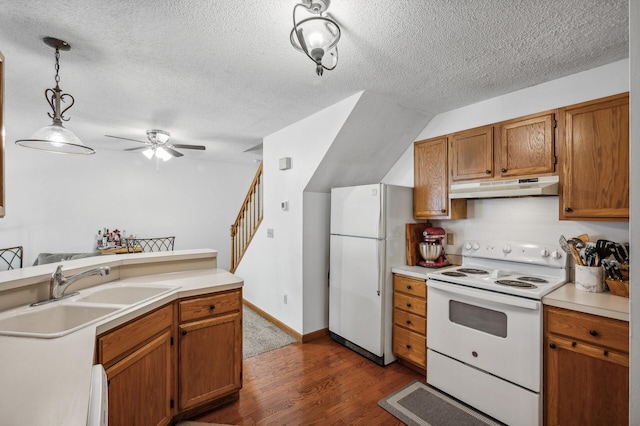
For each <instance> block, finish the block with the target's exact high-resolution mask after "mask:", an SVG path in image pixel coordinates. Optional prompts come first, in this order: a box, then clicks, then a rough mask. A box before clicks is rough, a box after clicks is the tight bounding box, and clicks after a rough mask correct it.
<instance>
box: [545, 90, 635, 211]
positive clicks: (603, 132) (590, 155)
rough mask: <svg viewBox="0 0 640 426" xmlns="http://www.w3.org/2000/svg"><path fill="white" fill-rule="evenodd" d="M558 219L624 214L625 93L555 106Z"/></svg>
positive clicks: (626, 165) (626, 184)
mask: <svg viewBox="0 0 640 426" xmlns="http://www.w3.org/2000/svg"><path fill="white" fill-rule="evenodd" d="M558 117H559V120H560V123H559V124H560V129H564V131H561V132H560V134H559V137H560V138H561V143H560V146H561V147H562V149H561V156H560V160H561V164H562V173H560V185H561V189H560V203H559V205H560V219H561V220H629V94H628V93H623V94H619V95H614V96H609V97H606V98H602V99H596V100H593V101H589V102H584V103H581V104H577V105H572V106H569V107H566V108H562V109H560V110H559V114H558Z"/></svg>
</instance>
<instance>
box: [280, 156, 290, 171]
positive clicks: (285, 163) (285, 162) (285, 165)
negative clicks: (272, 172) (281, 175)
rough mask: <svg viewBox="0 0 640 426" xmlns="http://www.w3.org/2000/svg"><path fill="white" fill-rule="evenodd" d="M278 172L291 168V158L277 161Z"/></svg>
mask: <svg viewBox="0 0 640 426" xmlns="http://www.w3.org/2000/svg"><path fill="white" fill-rule="evenodd" d="M279 168H280V170H289V169H290V168H291V157H283V158H281V159H280V160H279Z"/></svg>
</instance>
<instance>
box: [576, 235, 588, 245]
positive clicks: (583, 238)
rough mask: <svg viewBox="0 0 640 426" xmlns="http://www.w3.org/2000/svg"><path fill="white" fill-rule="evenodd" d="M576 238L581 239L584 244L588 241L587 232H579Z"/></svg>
mask: <svg viewBox="0 0 640 426" xmlns="http://www.w3.org/2000/svg"><path fill="white" fill-rule="evenodd" d="M576 238H577V239H579V240H581V241H582V242H583V243H585V244H586V243H588V242H589V234H580V235H578V236H577V237H576Z"/></svg>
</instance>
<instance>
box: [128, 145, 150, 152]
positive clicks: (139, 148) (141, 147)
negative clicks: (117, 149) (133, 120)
mask: <svg viewBox="0 0 640 426" xmlns="http://www.w3.org/2000/svg"><path fill="white" fill-rule="evenodd" d="M147 148H149V146H137V147H135V148H127V149H123V151H142V150H143V149H147Z"/></svg>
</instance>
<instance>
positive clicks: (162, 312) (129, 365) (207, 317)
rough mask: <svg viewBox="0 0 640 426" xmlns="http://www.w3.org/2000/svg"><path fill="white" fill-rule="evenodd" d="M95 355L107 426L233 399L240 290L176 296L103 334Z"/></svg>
mask: <svg viewBox="0 0 640 426" xmlns="http://www.w3.org/2000/svg"><path fill="white" fill-rule="evenodd" d="M176 330H177V338H176ZM96 362H97V363H99V364H102V365H103V366H104V368H105V371H106V374H107V380H108V388H109V425H110V426H118V425H126V426H130V425H145V426H146V425H168V424H171V423H172V422H174V421H175V420H176V419H180V418H184V417H187V416H189V414H190V413H196V412H201V411H206V410H208V409H211V408H214V407H215V406H216V405H219V404H220V403H222V402H226V401H230V400H232V399H235V398H237V395H238V392H239V390H240V388H241V387H242V292H241V290H239V289H238V290H230V291H226V292H220V293H215V294H209V295H205V296H198V297H193V298H189V299H181V300H180V301H179V302H177V303H173V302H172V303H170V304H168V305H166V306H163V307H161V308H159V309H156V310H155V311H152V312H150V313H148V314H145V315H144V316H141V317H139V318H136V319H134V320H132V321H130V322H128V323H126V324H124V325H122V326H120V327H118V328H116V329H114V330H111V331H108V332H106V333H104V334H101V335H100V336H98V338H97V342H96Z"/></svg>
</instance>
